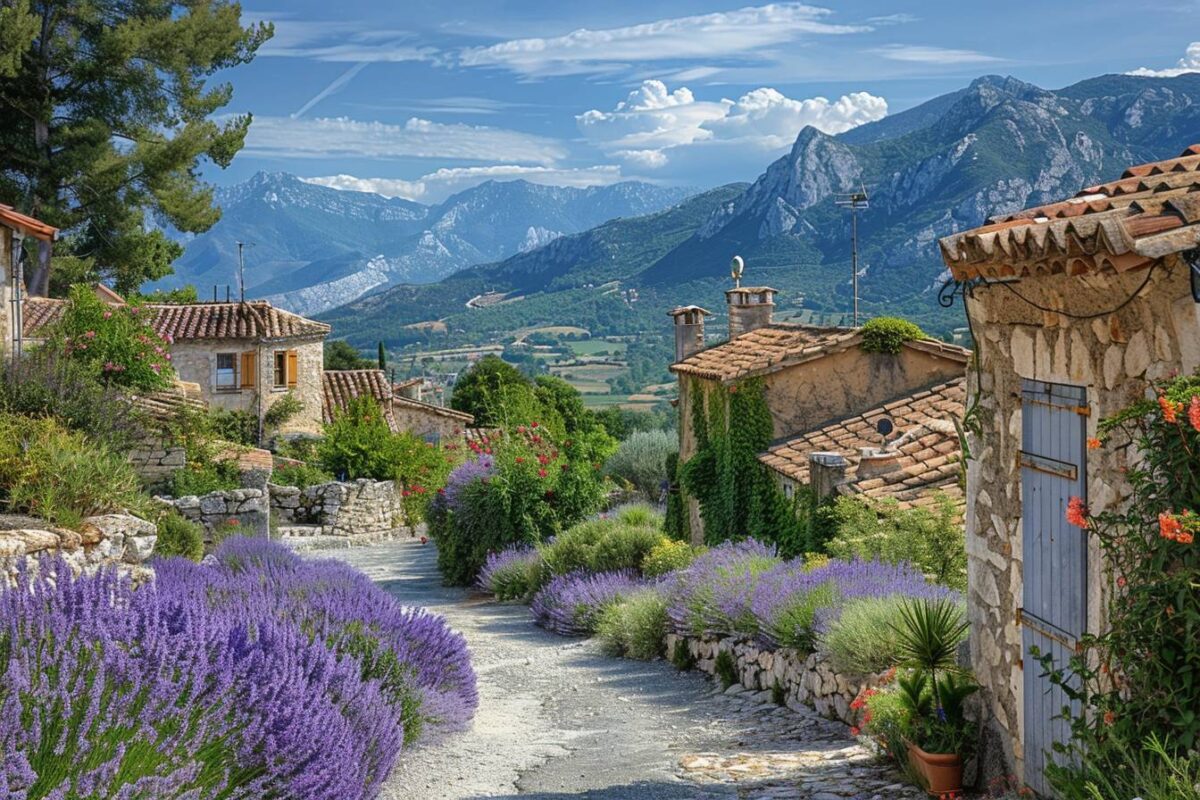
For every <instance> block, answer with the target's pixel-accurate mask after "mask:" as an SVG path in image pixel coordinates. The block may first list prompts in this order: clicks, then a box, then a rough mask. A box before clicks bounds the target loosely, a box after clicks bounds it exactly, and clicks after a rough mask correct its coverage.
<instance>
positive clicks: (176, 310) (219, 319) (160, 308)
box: [22, 297, 330, 341]
mask: <svg viewBox="0 0 1200 800" xmlns="http://www.w3.org/2000/svg"><path fill="white" fill-rule="evenodd" d="M65 307H66V302H65V301H63V300H56V299H52V298H48V297H29V298H26V300H25V303H24V304H23V306H22V314H23V317H24V324H23V325H22V330H23V331H24V335H25V336H30V337H34V338H36V337H37V336H38V335H39V333H40V331H41V330H42V329H43V328H44V327H45V326H47V325H49V324H51V323H53V322H55V321H57V320H58V319H59V318H61V317H62V314H63V310H64V309H65ZM146 307H147V308H148V309H150V311H151V312H152V313H153V325H154V329H155V330H156V331H158V333H159V335H160V336H170V337H171V338H172V339H174V340H176V341H180V340H194V339H289V338H294V337H302V336H324V335H326V334H327V333H329V330H330V328H329V326H328V325H326V324H325V323H323V322H315V321H313V320H311V319H307V318H305V317H302V316H300V315H298V314H293V313H291V312H290V311H284V310H283V309H280V308H275V307H274V306H272V305H271V304H270V303H267V302H264V301H261V300H254V301H250V302H247V303H184V304H179V305H172V304H151V305H147V306H146Z"/></svg>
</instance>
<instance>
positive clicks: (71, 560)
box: [0, 514, 158, 584]
mask: <svg viewBox="0 0 1200 800" xmlns="http://www.w3.org/2000/svg"><path fill="white" fill-rule="evenodd" d="M157 541H158V528H157V526H155V524H154V523H153V522H147V521H146V520H144V519H139V518H138V517H134V516H131V515H129V514H103V515H100V516H96V517H88V518H87V519H85V520H84V521H83V524H82V525H81V526H80V529H79V530H78V531H73V530H67V529H65V528H58V527H55V526H53V525H51V524H50V523H49V522H47V521H46V520H44V519H38V518H36V517H26V516H15V515H4V516H0V584H2V583H4V582H7V581H8V580H11V579H12V578H13V576H15V574H16V571H17V569H18V568H19V567H20V566H21V564H22V563H23V562H25V563H29V562H30V561H37V560H38V559H39V558H40V557H41V556H55V555H61V556H62V557H63V558H64V559H65V560H66V562H67V565H68V566H69V567H70V568H71V570H72V571H74V572H75V573H76V574H79V573H82V572H90V571H93V570H95V569H98V568H100V567H101V566H106V565H121V566H122V568H123V569H128V570H129V571H130V573H131V574H132V576H133V578H134V581H135V582H140V581H142V580H145V579H147V578H148V577H150V576H152V575H153V572H151V571H150V569H149V568H148V567H145V566H143V565H144V564H145V562H146V561H147V560H149V558H150V556H151V555H152V554H153V553H154V545H155V543H156V542H157Z"/></svg>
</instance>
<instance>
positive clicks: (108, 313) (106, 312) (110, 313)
mask: <svg viewBox="0 0 1200 800" xmlns="http://www.w3.org/2000/svg"><path fill="white" fill-rule="evenodd" d="M103 316H104V318H105V319H112V312H111V311H105V312H104V314H103Z"/></svg>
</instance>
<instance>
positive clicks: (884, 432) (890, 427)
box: [875, 417, 896, 436]
mask: <svg viewBox="0 0 1200 800" xmlns="http://www.w3.org/2000/svg"><path fill="white" fill-rule="evenodd" d="M875 430H876V431H878V432H879V435H880V436H888V435H889V434H891V432H892V431H894V430H896V426H895V425H894V424H893V423H892V421H891V420H890V419H888V418H887V417H884V418H882V419H881V420H879V421H878V422H876V423H875Z"/></svg>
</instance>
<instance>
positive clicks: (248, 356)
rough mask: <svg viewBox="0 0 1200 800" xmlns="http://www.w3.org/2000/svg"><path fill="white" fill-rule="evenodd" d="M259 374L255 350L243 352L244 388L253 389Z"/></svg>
mask: <svg viewBox="0 0 1200 800" xmlns="http://www.w3.org/2000/svg"><path fill="white" fill-rule="evenodd" d="M257 375H258V369H257V359H256V357H255V353H254V351H253V350H251V351H249V352H246V353H242V388H243V389H253V388H254V379H255V377H256V376H257Z"/></svg>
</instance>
